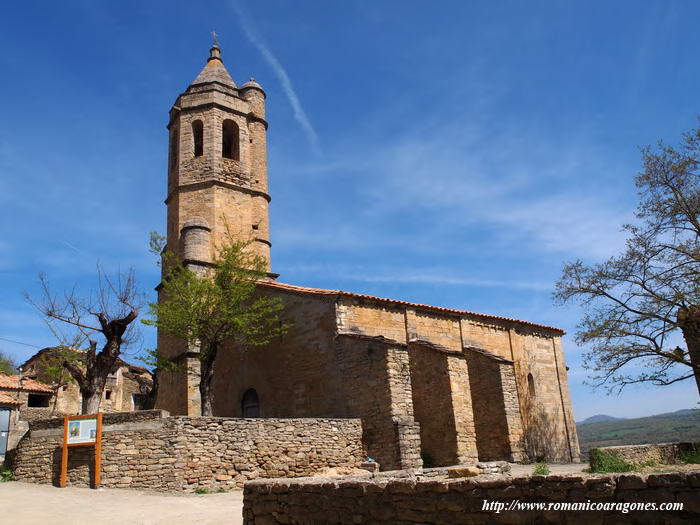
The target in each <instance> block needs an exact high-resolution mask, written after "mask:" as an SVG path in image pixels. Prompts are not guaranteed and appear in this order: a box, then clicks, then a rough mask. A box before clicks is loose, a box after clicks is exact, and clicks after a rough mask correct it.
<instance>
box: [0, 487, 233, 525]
mask: <svg viewBox="0 0 700 525" xmlns="http://www.w3.org/2000/svg"><path fill="white" fill-rule="evenodd" d="M242 508H243V492H242V491H236V492H228V493H225V494H202V495H186V496H183V495H179V494H178V495H170V494H161V493H156V492H146V491H141V490H125V489H98V490H92V489H88V488H70V487H69V488H65V489H59V488H56V487H53V486H51V485H35V484H32V483H19V482H16V481H10V482H8V483H0V509H2V517H0V523H7V524H8V525H9V524H12V525H30V524H31V525H34V524H41V525H47V524H50V525H64V524H65V525H68V524H71V525H83V524H86V525H87V524H91V525H103V524H105V525H112V524H115V525H116V524H120V525H131V524H138V525H156V524H159V525H160V524H182V525H188V524H190V523H197V524H212V525H213V524H221V523H225V524H226V525H242V523H243V518H242ZM5 520H7V521H5Z"/></svg>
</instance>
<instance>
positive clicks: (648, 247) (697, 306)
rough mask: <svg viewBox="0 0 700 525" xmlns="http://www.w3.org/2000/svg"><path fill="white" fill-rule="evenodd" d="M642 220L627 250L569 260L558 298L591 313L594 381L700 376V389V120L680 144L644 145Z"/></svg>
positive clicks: (589, 362) (589, 359)
mask: <svg viewBox="0 0 700 525" xmlns="http://www.w3.org/2000/svg"><path fill="white" fill-rule="evenodd" d="M642 158H643V170H642V172H641V173H640V174H639V175H637V177H636V179H635V182H636V185H637V188H638V189H639V197H640V202H639V205H638V207H637V212H636V217H637V219H638V221H637V223H636V224H634V225H625V226H624V229H625V230H626V231H627V232H628V233H629V238H628V240H627V245H626V249H625V251H624V253H622V254H621V255H619V256H616V257H611V258H610V259H608V260H607V261H605V262H603V263H600V264H594V265H586V264H584V263H583V262H582V261H580V260H579V261H575V262H573V263H569V264H567V265H565V267H564V270H563V273H562V277H561V279H560V280H559V282H558V283H557V287H556V291H555V294H554V296H555V299H557V300H558V301H559V302H561V303H566V302H568V301H570V300H578V301H579V302H581V303H582V304H583V305H584V307H585V308H586V314H585V316H584V318H583V320H582V321H581V322H580V324H579V326H578V332H577V334H576V335H577V342H579V343H582V344H583V343H592V346H591V350H590V351H589V352H588V353H587V354H586V355H585V359H584V363H586V364H584V366H585V367H586V368H588V369H589V370H592V372H593V377H592V380H593V385H594V386H600V385H603V384H607V385H609V387H610V389H611V390H612V389H615V388H617V389H618V391H619V390H621V389H622V388H624V387H625V386H626V385H629V384H633V383H642V382H650V383H652V384H655V385H670V384H673V383H676V382H678V381H682V380H685V379H690V378H693V377H695V381H696V383H697V387H698V391H699V392H700V128H698V129H696V130H693V131H691V132H689V133H686V134H685V135H684V136H683V139H682V141H681V143H680V145H679V146H678V147H676V148H673V147H671V146H668V145H666V144H664V143H659V145H658V147H657V148H650V147H646V148H644V149H643V150H642Z"/></svg>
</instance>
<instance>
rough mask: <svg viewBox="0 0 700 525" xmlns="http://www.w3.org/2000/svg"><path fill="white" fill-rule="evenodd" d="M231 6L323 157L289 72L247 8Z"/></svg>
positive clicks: (308, 136)
mask: <svg viewBox="0 0 700 525" xmlns="http://www.w3.org/2000/svg"><path fill="white" fill-rule="evenodd" d="M231 6H232V7H233V10H234V11H235V12H236V15H237V16H238V23H239V24H240V26H241V28H242V29H243V32H244V33H245V36H246V37H247V38H248V40H249V41H250V43H251V44H253V45H254V46H255V47H256V48H258V51H260V54H262V56H263V58H264V59H265V61H266V62H267V63H268V64H269V65H270V67H272V70H273V71H274V72H275V75H277V78H278V79H279V81H280V83H281V84H282V89H283V90H284V93H285V95H286V96H287V99H289V103H290V104H291V106H292V110H293V111H294V118H295V119H296V120H297V122H299V125H300V126H301V128H302V130H303V131H304V133H305V134H306V138H307V139H308V140H309V143H310V144H311V148H312V149H313V151H314V153H315V154H316V155H318V156H321V143H320V141H319V139H318V135H317V134H316V131H315V130H314V127H313V126H312V125H311V121H310V120H309V117H307V116H306V112H305V111H304V108H303V107H302V106H301V101H300V100H299V97H298V96H297V94H296V92H295V91H294V87H293V86H292V81H291V80H290V78H289V75H288V74H287V71H286V70H285V69H284V67H283V66H282V64H280V61H279V60H277V57H275V55H273V54H272V51H270V49H269V48H268V47H267V45H265V43H264V42H263V38H262V36H260V32H259V31H258V29H257V27H256V26H255V22H254V21H253V19H252V17H251V16H250V14H248V12H247V11H246V9H245V7H243V5H241V3H240V2H238V0H232V2H231Z"/></svg>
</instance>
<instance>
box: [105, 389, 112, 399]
mask: <svg viewBox="0 0 700 525" xmlns="http://www.w3.org/2000/svg"><path fill="white" fill-rule="evenodd" d="M105 399H112V391H111V390H105Z"/></svg>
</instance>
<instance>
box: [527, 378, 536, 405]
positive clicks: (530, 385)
mask: <svg viewBox="0 0 700 525" xmlns="http://www.w3.org/2000/svg"><path fill="white" fill-rule="evenodd" d="M527 394H528V396H529V397H530V399H535V378H534V377H532V374H528V375H527Z"/></svg>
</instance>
